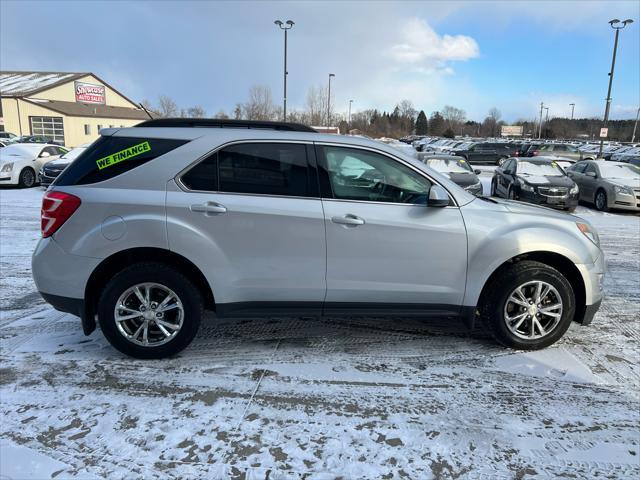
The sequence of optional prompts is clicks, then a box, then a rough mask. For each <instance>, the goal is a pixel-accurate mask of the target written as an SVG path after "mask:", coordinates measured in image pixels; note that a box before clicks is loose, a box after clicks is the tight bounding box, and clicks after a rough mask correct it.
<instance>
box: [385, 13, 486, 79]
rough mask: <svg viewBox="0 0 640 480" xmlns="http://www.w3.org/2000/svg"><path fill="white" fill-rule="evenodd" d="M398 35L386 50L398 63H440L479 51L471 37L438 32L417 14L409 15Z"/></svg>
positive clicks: (473, 54) (420, 65)
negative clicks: (417, 16) (397, 39)
mask: <svg viewBox="0 0 640 480" xmlns="http://www.w3.org/2000/svg"><path fill="white" fill-rule="evenodd" d="M401 38H402V40H401V43H398V44H395V45H393V46H392V47H391V48H390V49H389V50H388V54H389V56H390V57H391V58H393V59H394V60H396V61H397V62H399V63H402V64H409V65H413V66H416V67H422V68H424V67H427V68H430V67H434V66H435V67H440V66H442V65H443V64H444V63H445V62H447V61H466V60H469V59H471V58H476V57H477V56H478V55H479V54H480V48H479V47H478V44H477V43H476V41H475V40H474V39H473V38H471V37H468V36H466V35H439V34H438V33H437V32H436V31H435V30H434V29H433V28H431V27H430V26H429V24H427V22H425V21H424V20H421V19H419V18H413V19H411V20H409V21H408V23H407V24H406V25H404V26H403V31H402V33H401Z"/></svg>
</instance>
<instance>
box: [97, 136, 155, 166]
mask: <svg viewBox="0 0 640 480" xmlns="http://www.w3.org/2000/svg"><path fill="white" fill-rule="evenodd" d="M150 151H151V145H149V142H142V143H139V144H137V145H133V146H132V147H129V148H125V149H124V150H120V151H119V152H116V153H112V154H111V155H109V156H107V157H104V158H101V159H99V160H96V164H97V165H98V170H102V169H104V168H107V167H111V166H113V165H116V164H118V163H120V162H124V161H125V160H129V159H130V158H133V157H137V156H138V155H142V154H143V153H145V152H150Z"/></svg>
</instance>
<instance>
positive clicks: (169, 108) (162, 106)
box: [158, 95, 178, 117]
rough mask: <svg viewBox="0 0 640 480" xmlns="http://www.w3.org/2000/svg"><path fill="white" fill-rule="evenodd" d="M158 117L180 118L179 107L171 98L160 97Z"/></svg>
mask: <svg viewBox="0 0 640 480" xmlns="http://www.w3.org/2000/svg"><path fill="white" fill-rule="evenodd" d="M158 115H160V116H161V117H176V116H178V105H176V102H175V101H174V100H173V99H172V98H171V97H167V96H166V95H160V101H159V104H158Z"/></svg>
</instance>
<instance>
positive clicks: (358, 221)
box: [331, 213, 365, 227]
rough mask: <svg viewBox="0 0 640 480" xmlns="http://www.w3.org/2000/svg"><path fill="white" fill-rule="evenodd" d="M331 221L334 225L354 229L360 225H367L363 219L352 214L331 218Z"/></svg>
mask: <svg viewBox="0 0 640 480" xmlns="http://www.w3.org/2000/svg"><path fill="white" fill-rule="evenodd" d="M331 221H332V222H333V223H339V224H340V225H352V226H354V227H355V226H358V225H364V223H365V222H364V219H363V218H360V217H358V216H356V215H353V214H351V213H347V214H346V215H344V216H343V217H337V216H336V217H331Z"/></svg>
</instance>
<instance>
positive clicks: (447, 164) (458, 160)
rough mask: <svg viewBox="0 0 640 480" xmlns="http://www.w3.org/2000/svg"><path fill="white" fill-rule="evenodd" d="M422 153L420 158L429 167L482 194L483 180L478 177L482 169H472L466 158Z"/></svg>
mask: <svg viewBox="0 0 640 480" xmlns="http://www.w3.org/2000/svg"><path fill="white" fill-rule="evenodd" d="M420 155H421V157H420V160H421V161H422V162H424V163H425V164H426V165H427V166H428V167H431V168H433V169H434V170H435V171H437V172H440V173H441V174H443V175H444V176H446V177H448V178H449V179H450V180H452V181H453V182H455V183H456V184H457V185H460V186H461V187H462V188H464V189H465V190H466V191H467V192H469V193H472V194H474V195H482V182H480V179H479V178H478V175H480V170H474V169H472V168H471V165H469V162H467V161H466V160H465V159H464V158H462V157H455V156H452V155H429V154H428V153H427V154H420Z"/></svg>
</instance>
